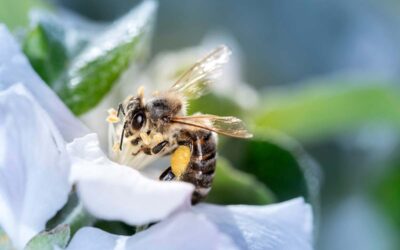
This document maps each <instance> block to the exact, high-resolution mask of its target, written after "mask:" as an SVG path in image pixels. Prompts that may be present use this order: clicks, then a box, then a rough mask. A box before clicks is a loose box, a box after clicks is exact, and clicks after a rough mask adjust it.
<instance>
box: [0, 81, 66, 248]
mask: <svg viewBox="0 0 400 250" xmlns="http://www.w3.org/2000/svg"><path fill="white" fill-rule="evenodd" d="M0 113H1V116H0V141H1V145H0V225H1V227H2V228H3V229H4V230H5V231H6V233H7V234H8V235H9V236H10V238H11V240H12V241H13V244H15V245H16V246H17V247H22V246H23V245H24V244H25V243H26V242H27V241H28V240H29V239H30V238H31V237H32V236H34V235H35V234H36V233H38V232H40V231H41V230H43V229H44V227H45V223H46V221H47V220H48V219H50V218H51V217H52V216H53V215H54V214H55V213H56V212H57V210H59V209H60V208H61V207H62V206H63V204H64V203H65V202H66V201H67V196H68V192H69V190H70V188H71V186H70V184H69V183H68V176H69V163H68V158H67V153H66V149H65V144H64V141H63V138H62V136H61V134H60V133H59V131H58V130H57V128H56V127H55V125H54V124H53V122H52V121H51V119H50V118H49V116H48V115H47V113H46V112H45V111H44V110H43V109H42V108H41V107H40V105H39V104H37V103H36V102H35V101H34V99H33V97H32V96H31V95H30V94H29V93H28V92H27V90H26V89H25V88H24V87H23V86H22V85H19V84H18V85H14V86H13V87H10V88H9V89H7V90H5V91H2V92H0Z"/></svg>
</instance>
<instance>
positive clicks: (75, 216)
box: [46, 192, 96, 235]
mask: <svg viewBox="0 0 400 250" xmlns="http://www.w3.org/2000/svg"><path fill="white" fill-rule="evenodd" d="M95 222H96V218H95V217H93V216H92V215H90V214H89V212H87V211H86V209H85V208H84V207H83V204H82V202H80V201H79V198H78V195H77V194H76V192H71V193H70V194H69V197H68V201H67V203H66V204H65V205H64V207H63V208H62V209H60V210H59V211H58V212H57V214H56V215H55V216H54V217H53V218H52V219H51V220H49V221H48V222H47V224H46V228H54V227H56V226H57V225H60V224H66V225H69V228H70V233H71V235H74V234H75V233H76V232H77V231H78V230H79V229H80V228H81V227H85V226H92V225H93V224H94V223H95Z"/></svg>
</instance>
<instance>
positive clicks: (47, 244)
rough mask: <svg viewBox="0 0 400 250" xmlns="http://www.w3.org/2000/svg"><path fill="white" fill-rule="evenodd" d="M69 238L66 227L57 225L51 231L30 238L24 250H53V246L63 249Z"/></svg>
mask: <svg viewBox="0 0 400 250" xmlns="http://www.w3.org/2000/svg"><path fill="white" fill-rule="evenodd" d="M69 238H70V230H69V226H68V225H59V226H57V227H56V228H54V229H53V230H50V231H45V232H42V233H40V234H38V235H36V236H35V237H34V238H32V239H31V240H30V241H29V242H28V244H27V246H26V247H25V250H53V249H54V246H58V247H60V248H61V249H64V248H65V247H66V246H67V243H68V241H69Z"/></svg>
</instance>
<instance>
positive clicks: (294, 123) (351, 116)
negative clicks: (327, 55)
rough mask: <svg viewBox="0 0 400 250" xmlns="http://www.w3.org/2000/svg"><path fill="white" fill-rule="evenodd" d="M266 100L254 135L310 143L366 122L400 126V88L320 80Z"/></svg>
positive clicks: (366, 83) (386, 85)
mask: <svg viewBox="0 0 400 250" xmlns="http://www.w3.org/2000/svg"><path fill="white" fill-rule="evenodd" d="M355 83H356V84H355ZM263 100H264V102H263V103H262V104H260V107H261V108H260V109H259V110H258V111H256V112H255V113H254V114H253V117H254V125H255V126H254V131H253V132H254V133H255V134H258V135H262V136H268V135H269V134H270V133H271V132H274V131H279V132H281V133H285V134H287V135H290V136H292V137H294V138H296V139H299V140H303V141H304V140H306V141H309V140H316V139H320V138H323V137H328V136H332V135H334V134H338V133H342V132H348V131H352V130H354V129H356V128H358V127H360V126H362V125H364V124H365V123H366V122H386V123H390V124H392V125H393V126H396V127H399V126H400V108H399V107H400V89H399V88H398V87H397V86H394V85H390V84H383V83H379V82H373V81H359V82H356V81H352V82H351V81H350V82H349V81H343V80H340V79H334V80H329V81H328V80H325V81H324V80H320V81H316V82H313V83H309V84H306V85H301V86H300V87H299V88H298V89H297V90H296V91H291V90H290V89H286V90H284V91H281V92H275V93H271V92H270V93H269V94H268V95H267V96H265V97H264V98H263Z"/></svg>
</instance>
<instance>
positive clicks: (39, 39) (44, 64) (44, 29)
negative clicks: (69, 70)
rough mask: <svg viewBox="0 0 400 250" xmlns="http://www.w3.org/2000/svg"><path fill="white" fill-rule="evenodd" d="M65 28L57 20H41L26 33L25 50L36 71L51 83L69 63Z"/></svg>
mask: <svg viewBox="0 0 400 250" xmlns="http://www.w3.org/2000/svg"><path fill="white" fill-rule="evenodd" d="M65 42H66V41H65V30H64V28H63V27H61V26H60V25H58V24H57V22H55V21H53V22H51V20H50V21H47V20H46V19H45V20H41V21H39V23H38V24H36V25H35V26H34V28H32V29H31V30H30V31H29V32H28V34H27V35H26V37H25V39H24V42H23V51H24V53H25V55H26V56H27V57H28V59H29V61H30V63H31V64H32V66H33V68H34V69H35V71H36V72H37V73H38V74H39V75H40V76H41V77H42V79H43V80H44V81H45V82H47V83H48V84H49V85H51V84H52V83H53V82H54V81H55V80H57V79H58V78H59V77H60V76H61V73H62V72H63V71H64V69H65V68H66V66H67V63H68V59H69V58H68V52H67V48H66V47H65Z"/></svg>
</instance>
